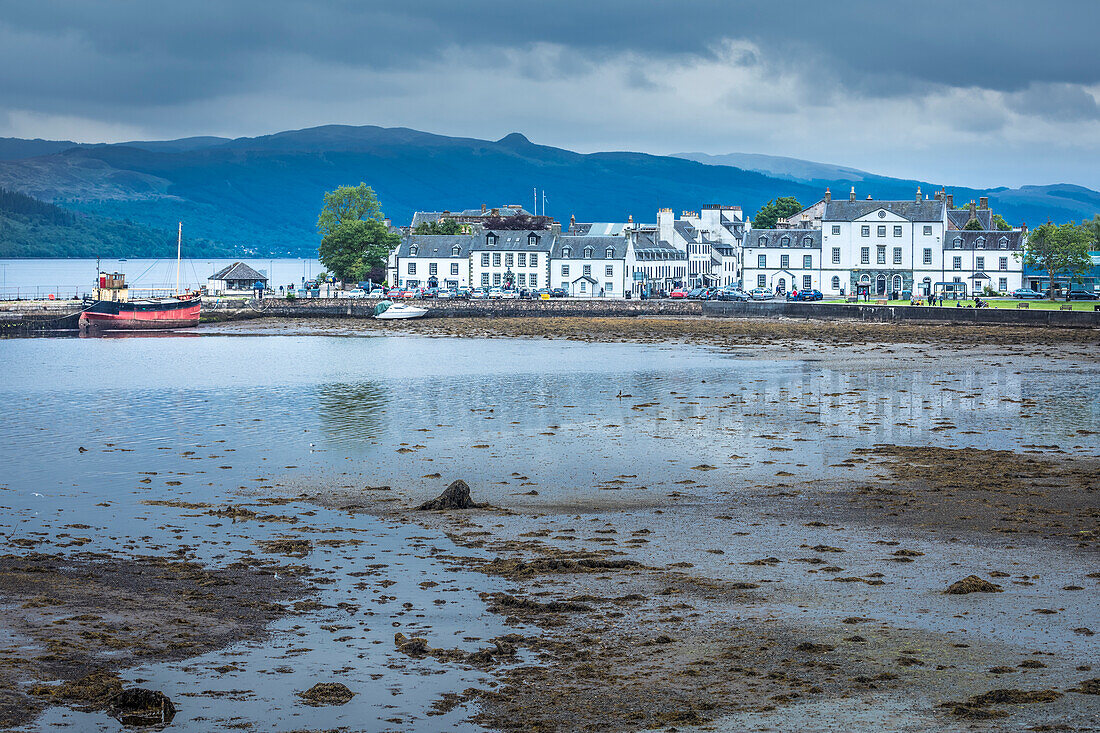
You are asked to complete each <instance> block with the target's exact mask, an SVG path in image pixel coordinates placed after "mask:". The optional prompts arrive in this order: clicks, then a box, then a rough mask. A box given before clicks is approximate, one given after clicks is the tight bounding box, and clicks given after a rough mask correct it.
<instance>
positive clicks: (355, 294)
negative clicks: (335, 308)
mask: <svg viewBox="0 0 1100 733" xmlns="http://www.w3.org/2000/svg"><path fill="white" fill-rule="evenodd" d="M344 297H345V298H365V297H367V291H366V290H363V289H362V288H352V289H351V290H348V291H346V292H345V293H344Z"/></svg>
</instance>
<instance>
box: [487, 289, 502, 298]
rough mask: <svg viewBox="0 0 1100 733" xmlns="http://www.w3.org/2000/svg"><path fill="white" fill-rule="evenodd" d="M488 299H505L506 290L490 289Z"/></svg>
mask: <svg viewBox="0 0 1100 733" xmlns="http://www.w3.org/2000/svg"><path fill="white" fill-rule="evenodd" d="M486 297H489V298H503V297H504V289H503V288H489V292H488V293H486Z"/></svg>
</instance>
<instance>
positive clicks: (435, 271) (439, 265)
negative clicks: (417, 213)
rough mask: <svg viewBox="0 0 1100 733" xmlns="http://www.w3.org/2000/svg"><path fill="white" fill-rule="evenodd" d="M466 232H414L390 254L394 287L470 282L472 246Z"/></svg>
mask: <svg viewBox="0 0 1100 733" xmlns="http://www.w3.org/2000/svg"><path fill="white" fill-rule="evenodd" d="M473 240H474V237H473V236H470V235H466V234H454V235H446V234H412V235H408V236H406V237H404V238H403V239H402V240H401V244H400V245H398V247H397V249H395V250H394V251H393V253H392V254H391V255H390V259H389V266H388V267H387V274H388V281H389V283H390V285H391V287H399V288H448V289H453V288H465V287H469V286H470V246H471V244H472V243H473Z"/></svg>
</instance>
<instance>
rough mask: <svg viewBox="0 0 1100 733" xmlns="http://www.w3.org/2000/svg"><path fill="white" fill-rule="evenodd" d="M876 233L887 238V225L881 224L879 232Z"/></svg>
mask: <svg viewBox="0 0 1100 733" xmlns="http://www.w3.org/2000/svg"><path fill="white" fill-rule="evenodd" d="M876 233H877V234H878V236H880V237H885V236H886V225H885V224H879V226H878V231H877V232H876Z"/></svg>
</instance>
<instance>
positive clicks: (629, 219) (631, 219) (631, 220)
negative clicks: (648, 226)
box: [626, 214, 634, 224]
mask: <svg viewBox="0 0 1100 733" xmlns="http://www.w3.org/2000/svg"><path fill="white" fill-rule="evenodd" d="M626 223H627V224H633V223H634V215H633V214H627V215H626Z"/></svg>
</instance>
